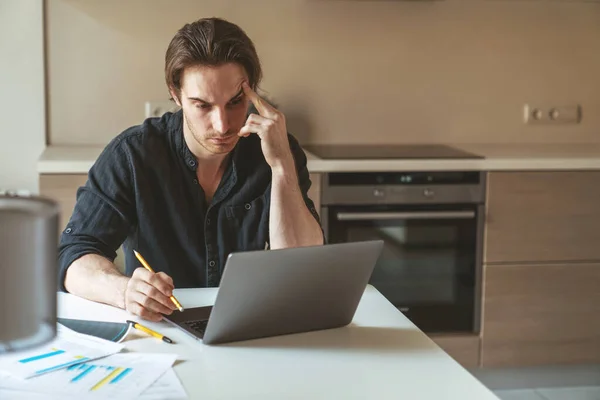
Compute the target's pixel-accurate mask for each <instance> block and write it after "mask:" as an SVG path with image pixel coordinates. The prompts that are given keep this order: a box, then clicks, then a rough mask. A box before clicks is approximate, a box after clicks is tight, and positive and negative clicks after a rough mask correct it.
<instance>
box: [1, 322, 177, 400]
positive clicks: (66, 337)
mask: <svg viewBox="0 0 600 400" xmlns="http://www.w3.org/2000/svg"><path fill="white" fill-rule="evenodd" d="M122 349H123V345H120V344H116V343H113V342H110V341H107V340H103V339H99V338H95V337H92V336H87V335H82V334H79V333H76V332H73V331H70V330H68V329H64V328H63V329H60V330H59V334H58V336H57V338H56V339H55V340H54V341H53V342H51V343H50V344H48V345H46V346H42V347H38V348H36V349H35V350H29V351H23V352H17V353H14V354H9V355H3V356H0V398H2V399H13V398H14V399H20V398H23V399H25V398H26V399H34V398H36V397H35V396H36V395H38V396H40V397H39V398H44V399H51V398H57V399H58V398H60V399H65V398H69V397H73V398H77V399H87V398H89V399H99V398H111V399H121V398H122V399H133V398H140V399H147V400H151V399H166V398H168V399H186V398H187V395H186V393H185V391H184V390H183V387H182V386H181V382H179V379H178V378H177V375H176V374H175V372H174V371H173V369H172V366H173V363H174V362H175V360H176V359H177V356H176V355H175V354H152V353H120V351H121V350H122Z"/></svg>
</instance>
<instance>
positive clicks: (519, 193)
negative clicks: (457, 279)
mask: <svg viewBox="0 0 600 400" xmlns="http://www.w3.org/2000/svg"><path fill="white" fill-rule="evenodd" d="M486 214H487V215H486V228H485V231H486V234H485V246H484V258H485V262H486V263H487V264H489V263H511V262H512V263H520V262H524V261H533V262H541V261H573V260H583V261H585V260H600V246H599V245H598V239H597V238H598V227H599V226H600V172H596V171H581V172H578V171H559V172H493V173H490V174H489V176H488V201H487V212H486Z"/></svg>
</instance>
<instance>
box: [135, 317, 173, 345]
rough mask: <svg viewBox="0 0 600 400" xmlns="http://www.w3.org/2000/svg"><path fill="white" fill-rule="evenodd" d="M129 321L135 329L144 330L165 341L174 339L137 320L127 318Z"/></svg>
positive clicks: (169, 341) (168, 341) (170, 341)
mask: <svg viewBox="0 0 600 400" xmlns="http://www.w3.org/2000/svg"><path fill="white" fill-rule="evenodd" d="M127 323H128V324H131V325H132V326H133V327H134V328H135V329H139V330H140V331H142V332H146V333H147V334H148V335H152V336H154V337H155V338H159V339H160V340H162V341H163V342H167V343H173V341H172V340H171V339H169V338H168V337H166V336H165V335H161V334H160V333H158V332H156V331H153V330H152V329H150V328H148V327H146V326H144V325H140V324H138V323H137V322H135V321H130V320H127Z"/></svg>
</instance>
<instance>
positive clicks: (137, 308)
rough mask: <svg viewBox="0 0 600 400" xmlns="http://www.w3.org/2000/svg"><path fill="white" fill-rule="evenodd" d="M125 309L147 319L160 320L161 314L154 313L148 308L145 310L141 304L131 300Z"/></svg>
mask: <svg viewBox="0 0 600 400" xmlns="http://www.w3.org/2000/svg"><path fill="white" fill-rule="evenodd" d="M127 311H129V312H130V313H132V314H134V315H139V316H140V317H142V318H143V319H146V320H148V321H154V322H159V321H161V320H162V315H161V314H160V313H155V312H152V311H150V310H147V309H145V308H144V307H142V305H141V304H139V303H138V302H135V301H132V302H131V303H129V304H128V305H127Z"/></svg>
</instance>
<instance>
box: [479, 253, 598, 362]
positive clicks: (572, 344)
mask: <svg viewBox="0 0 600 400" xmlns="http://www.w3.org/2000/svg"><path fill="white" fill-rule="evenodd" d="M485 275H486V276H485V286H484V293H485V296H484V306H483V309H484V311H483V332H482V349H481V361H482V363H481V366H483V367H509V366H511V367H512V366H529V365H544V364H545V365H552V364H575V363H599V362H600V317H599V316H600V290H599V287H600V262H589V263H588V262H581V263H577V262H573V263H560V264H516V265H493V266H491V265H488V266H486V269H485Z"/></svg>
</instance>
